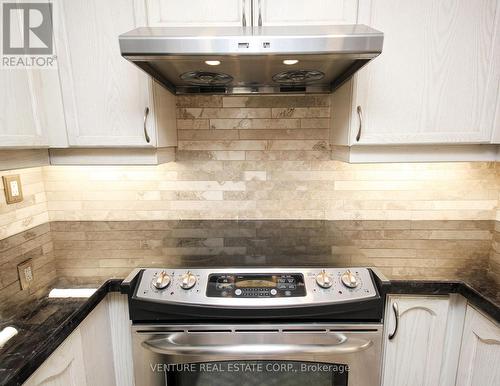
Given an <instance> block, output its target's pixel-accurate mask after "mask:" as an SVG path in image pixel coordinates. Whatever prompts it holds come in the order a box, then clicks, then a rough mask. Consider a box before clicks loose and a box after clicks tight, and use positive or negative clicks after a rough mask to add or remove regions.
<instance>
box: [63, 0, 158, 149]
mask: <svg viewBox="0 0 500 386" xmlns="http://www.w3.org/2000/svg"><path fill="white" fill-rule="evenodd" d="M57 16H58V19H57V21H58V22H57V23H55V37H56V50H57V55H58V62H59V63H58V64H59V73H60V78H61V87H62V95H63V99H64V106H65V113H66V126H67V136H68V142H69V146H70V147H71V146H76V147H93V146H99V147H112V146H120V147H124V146H134V147H154V146H156V145H157V136H156V122H155V106H154V103H153V102H152V101H153V95H152V94H153V92H152V84H151V80H150V78H149V77H148V76H147V75H146V74H145V73H143V72H142V71H140V70H139V69H137V68H136V67H135V66H134V65H132V64H131V63H129V62H127V60H125V59H124V58H122V56H121V54H120V49H119V45H118V36H119V35H120V34H122V33H124V32H127V31H129V30H131V29H133V28H135V27H136V21H138V20H140V17H141V16H140V15H138V11H137V9H136V8H135V2H134V1H133V0H106V1H99V0H90V1H89V0H72V1H69V2H66V1H59V2H58V3H57V9H56V17H57ZM147 109H148V111H149V112H148V113H146V111H147ZM148 138H149V141H148Z"/></svg>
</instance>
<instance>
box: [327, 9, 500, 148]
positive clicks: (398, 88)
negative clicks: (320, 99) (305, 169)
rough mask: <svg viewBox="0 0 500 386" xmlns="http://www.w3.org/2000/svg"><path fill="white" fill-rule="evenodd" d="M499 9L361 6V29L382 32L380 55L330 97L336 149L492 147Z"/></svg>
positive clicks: (498, 70)
mask: <svg viewBox="0 0 500 386" xmlns="http://www.w3.org/2000/svg"><path fill="white" fill-rule="evenodd" d="M499 8H500V2H498V1H492V0H473V1H471V0H442V1H435V0H422V1H413V0H371V1H365V2H360V8H359V15H358V21H359V23H362V24H367V25H370V26H371V27H373V28H376V29H379V30H380V31H382V32H383V33H384V48H383V50H382V54H381V55H380V56H379V57H377V58H375V59H374V60H373V61H372V62H370V63H369V64H368V65H367V66H366V67H365V68H363V69H362V70H360V71H359V72H358V74H357V75H356V77H355V79H354V80H353V81H350V82H347V83H346V84H344V85H343V86H342V87H341V89H339V90H337V91H336V92H335V94H334V95H333V116H334V117H333V133H332V134H333V142H334V144H336V145H352V144H439V143H445V144H446V143H489V142H491V141H492V133H493V132H494V131H495V128H496V129H497V130H498V125H499V119H498V117H495V116H496V115H498V114H499V113H500V110H499V109H500V108H499V103H500V98H499V97H498V87H499V79H500V76H499V74H500V28H499V23H500V17H498V15H499V12H500V9H499ZM358 106H359V108H360V109H359V111H358ZM360 128H361V130H360ZM358 133H359V134H360V135H359V141H358V140H357V139H356V137H357V136H358Z"/></svg>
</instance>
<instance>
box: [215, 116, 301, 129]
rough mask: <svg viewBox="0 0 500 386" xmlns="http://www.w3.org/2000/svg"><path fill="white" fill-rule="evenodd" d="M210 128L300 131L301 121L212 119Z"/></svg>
mask: <svg viewBox="0 0 500 386" xmlns="http://www.w3.org/2000/svg"><path fill="white" fill-rule="evenodd" d="M210 128H211V129H217V130H228V129H238V130H246V129H254V130H266V129H298V128H300V120H299V119H266V118H264V119H210Z"/></svg>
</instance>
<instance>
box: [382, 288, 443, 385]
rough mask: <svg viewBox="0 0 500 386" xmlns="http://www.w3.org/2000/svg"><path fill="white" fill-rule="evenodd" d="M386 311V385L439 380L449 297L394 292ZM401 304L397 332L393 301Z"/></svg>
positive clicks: (434, 383)
mask: <svg viewBox="0 0 500 386" xmlns="http://www.w3.org/2000/svg"><path fill="white" fill-rule="evenodd" d="M389 299H390V300H389V305H388V309H387V313H386V319H385V320H386V333H385V339H386V340H385V348H384V365H383V366H384V368H383V385H384V386H400V385H407V386H410V385H412V386H434V385H438V384H439V380H440V374H441V365H442V362H443V351H444V342H445V338H446V322H447V314H448V306H449V300H448V298H440V297H432V298H431V297H410V296H391V297H390V298H389ZM393 303H397V305H398V308H399V326H398V330H397V333H396V336H395V337H394V338H393V339H392V340H388V338H387V336H388V333H389V332H392V331H394V328H395V317H394V315H393V312H392V304H393Z"/></svg>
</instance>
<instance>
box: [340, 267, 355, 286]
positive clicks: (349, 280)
mask: <svg viewBox="0 0 500 386" xmlns="http://www.w3.org/2000/svg"><path fill="white" fill-rule="evenodd" d="M340 279H341V280H342V284H343V285H345V286H346V287H347V288H356V287H357V286H358V279H357V277H356V276H355V275H354V274H353V273H352V272H351V271H349V270H347V271H345V272H344V273H343V274H342V277H341V278H340Z"/></svg>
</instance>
